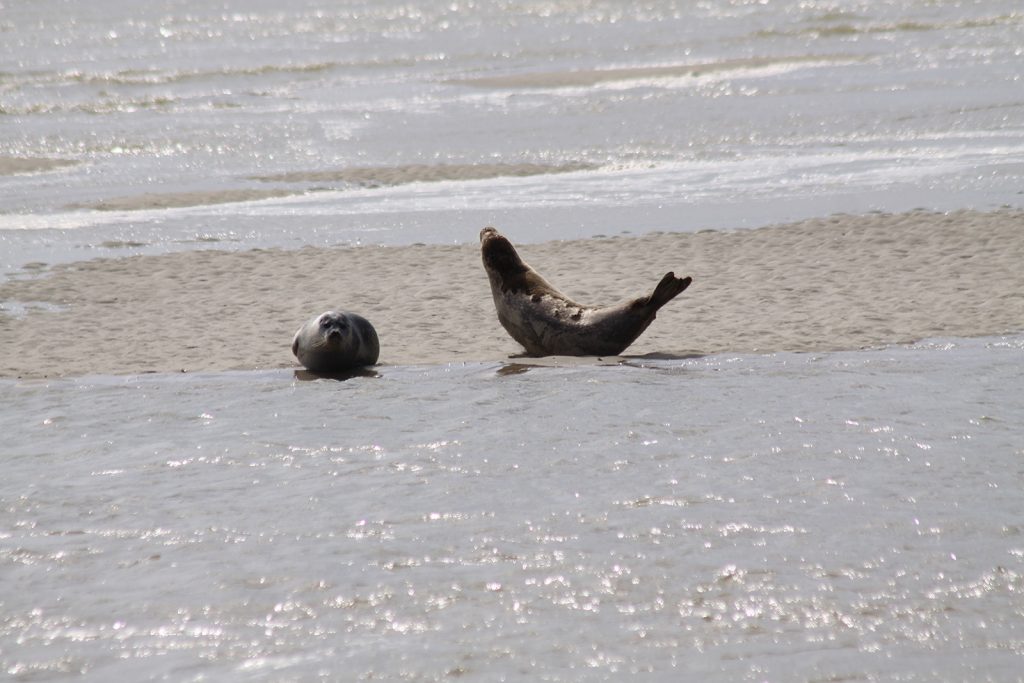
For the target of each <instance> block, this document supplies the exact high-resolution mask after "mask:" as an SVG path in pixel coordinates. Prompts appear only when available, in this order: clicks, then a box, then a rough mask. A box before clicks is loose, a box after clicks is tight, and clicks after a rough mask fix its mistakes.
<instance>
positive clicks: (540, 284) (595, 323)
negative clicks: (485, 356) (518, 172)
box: [480, 228, 692, 356]
mask: <svg viewBox="0 0 1024 683" xmlns="http://www.w3.org/2000/svg"><path fill="white" fill-rule="evenodd" d="M480 254H481V256H482V257H483V262H484V270H486V271H487V277H488V279H489V280H490V281H491V294H492V295H493V297H494V307H495V308H496V309H498V320H499V321H500V322H501V325H502V327H504V328H505V330H506V331H507V332H508V333H509V334H510V335H512V338H513V339H515V340H516V341H517V342H519V343H520V344H522V345H523V348H525V349H526V352H527V353H528V354H530V355H531V356H617V355H619V354H620V353H622V352H623V351H624V350H625V349H626V347H627V346H629V345H630V344H632V343H633V342H634V341H635V340H636V338H637V337H639V336H640V334H641V333H642V332H643V331H644V330H646V329H647V326H648V325H650V324H651V322H653V320H654V317H655V314H656V313H657V312H658V309H659V308H661V307H662V306H664V305H665V304H667V303H668V302H669V301H671V300H672V299H673V298H675V296H676V295H677V294H679V293H680V292H682V291H683V290H684V289H686V288H687V287H689V286H690V282H692V278H689V277H684V278H678V277H676V276H675V274H674V273H666V274H665V277H663V278H662V279H661V282H659V283H658V286H657V287H655V288H654V292H652V293H651V294H650V295H649V296H642V297H639V298H637V299H632V300H630V301H626V302H624V303H621V304H618V305H617V306H607V307H605V308H591V307H589V306H582V305H580V304H578V303H575V302H574V301H573V300H572V299H570V298H569V297H567V296H566V295H564V294H562V293H561V292H559V291H558V290H557V289H555V288H554V287H553V286H552V285H551V284H550V283H548V281H547V280H545V279H544V278H543V277H541V276H540V273H538V272H537V271H535V270H534V269H533V268H531V267H530V266H528V265H527V264H526V263H525V262H524V261H523V260H522V259H521V258H519V254H518V253H516V249H515V247H513V246H512V243H511V242H509V241H508V239H507V238H505V237H504V236H503V235H502V234H501V233H500V232H498V231H497V230H495V229H494V228H484V229H483V230H481V231H480Z"/></svg>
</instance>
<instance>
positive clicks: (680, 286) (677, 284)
mask: <svg viewBox="0 0 1024 683" xmlns="http://www.w3.org/2000/svg"><path fill="white" fill-rule="evenodd" d="M691 282H693V278H692V277H689V276H687V277H676V274H675V273H673V272H671V271H669V272H668V273H665V277H663V278H661V282H659V283H658V286H657V287H655V288H654V292H653V293H651V295H650V296H648V297H645V298H643V299H637V301H636V304H637V305H639V306H648V307H650V308H652V309H654V310H655V311H657V310H658V309H659V308H661V307H662V306H664V305H665V304H667V303H668V302H669V301H672V299H675V298H676V297H677V296H679V295H680V294H682V293H683V291H684V290H685V289H686V288H687V287H689V286H690V283H691Z"/></svg>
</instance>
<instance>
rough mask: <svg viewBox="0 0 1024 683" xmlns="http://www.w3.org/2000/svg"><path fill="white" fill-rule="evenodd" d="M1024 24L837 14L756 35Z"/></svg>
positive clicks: (1001, 19)
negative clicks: (862, 17) (860, 17)
mask: <svg viewBox="0 0 1024 683" xmlns="http://www.w3.org/2000/svg"><path fill="white" fill-rule="evenodd" d="M1022 22H1024V14H1017V13H1010V14H1002V15H999V16H995V17H984V18H980V19H962V20H959V21H936V22H929V21H895V22H871V21H863V22H858V21H856V18H853V17H850V16H849V15H843V14H836V15H826V16H822V17H820V18H819V19H818V20H817V21H815V22H813V23H811V24H810V25H807V26H799V27H796V28H787V29H766V30H763V31H758V32H756V33H755V34H754V35H756V36H758V37H762V38H765V37H778V36H789V37H792V36H808V35H809V36H817V37H828V36H856V35H872V34H884V33H910V32H923V31H948V30H962V29H973V28H993V27H999V26H1014V25H1017V24H1020V23H1022Z"/></svg>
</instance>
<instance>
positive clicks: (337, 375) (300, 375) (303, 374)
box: [295, 368, 381, 382]
mask: <svg viewBox="0 0 1024 683" xmlns="http://www.w3.org/2000/svg"><path fill="white" fill-rule="evenodd" d="M380 376H381V375H380V373H379V372H377V371H376V370H374V369H372V368H353V369H351V370H346V371H344V372H312V371H310V370H307V369H306V368H295V379H297V380H298V381H300V382H312V381H314V380H318V379H333V380H335V381H338V382H345V381H347V380H350V379H355V378H357V377H368V378H371V379H380Z"/></svg>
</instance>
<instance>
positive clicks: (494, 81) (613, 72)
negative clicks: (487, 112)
mask: <svg viewBox="0 0 1024 683" xmlns="http://www.w3.org/2000/svg"><path fill="white" fill-rule="evenodd" d="M859 59H862V58H861V57H856V56H852V55H802V56H792V57H751V58H746V59H729V60H723V61H719V62H702V63H698V64H673V65H667V66H637V67H623V68H618V69H581V70H578V71H550V72H541V73H525V74H510V75H507V76H483V77H480V78H466V79H453V80H449V81H447V82H448V83H452V84H456V85H468V86H473V87H477V88H502V89H504V88H513V89H519V88H525V89H533V88H537V89H544V88H580V87H590V86H595V85H600V84H602V83H610V82H616V81H641V80H649V79H659V78H697V77H701V76H707V75H713V74H728V73H737V72H743V71H752V70H759V69H765V68H770V67H778V66H800V65H810V64H814V63H819V64H833V63H837V62H848V61H851V60H859Z"/></svg>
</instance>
